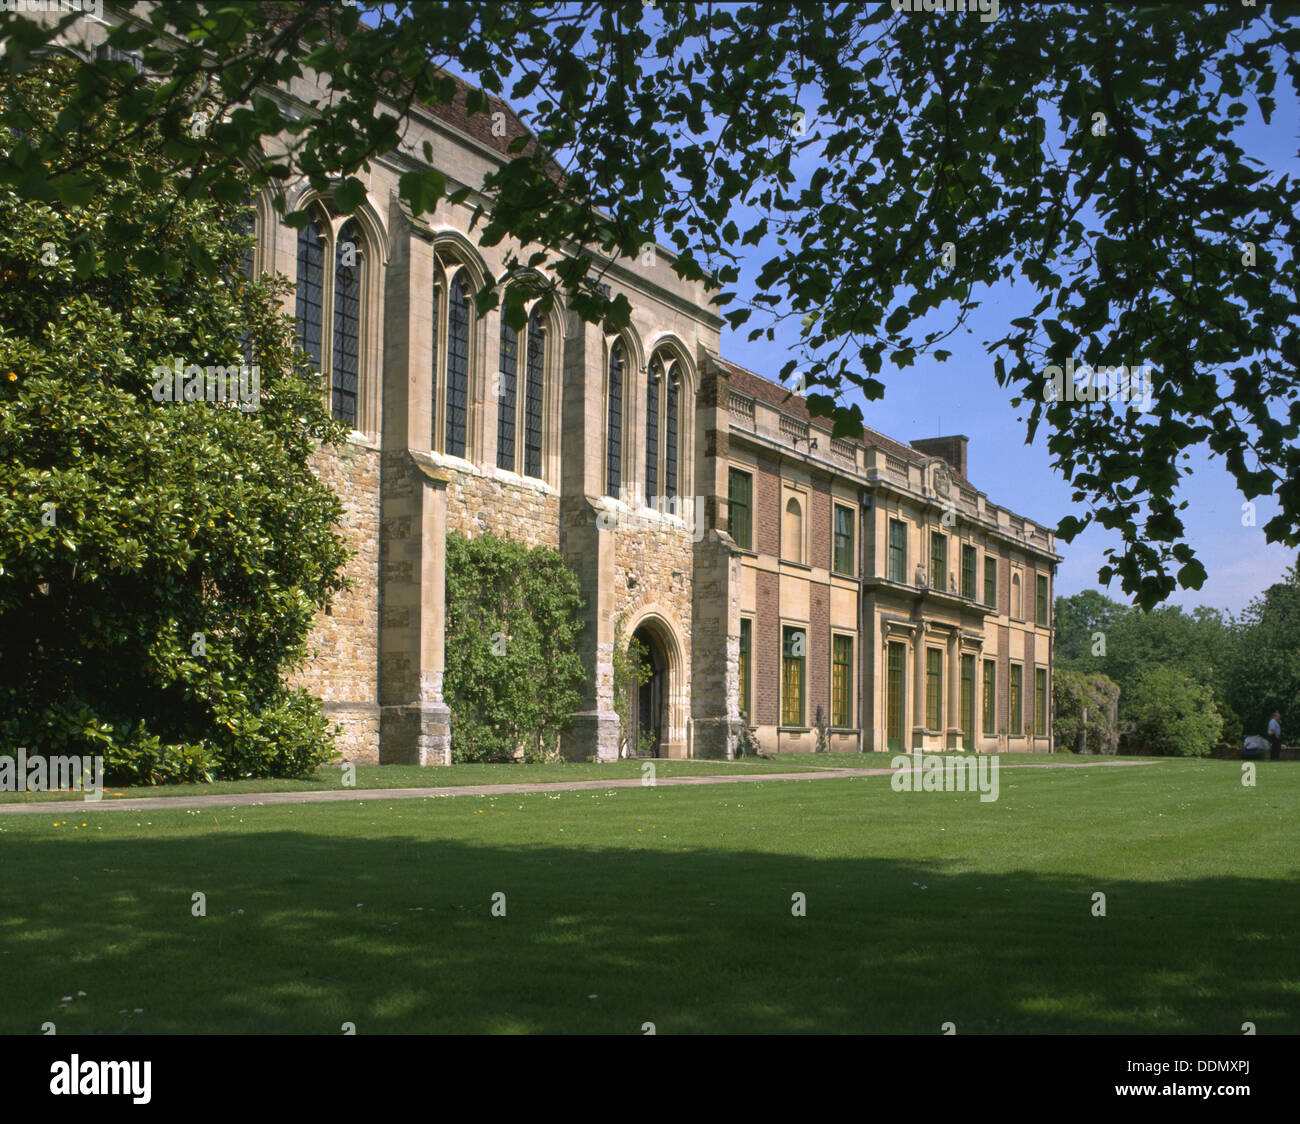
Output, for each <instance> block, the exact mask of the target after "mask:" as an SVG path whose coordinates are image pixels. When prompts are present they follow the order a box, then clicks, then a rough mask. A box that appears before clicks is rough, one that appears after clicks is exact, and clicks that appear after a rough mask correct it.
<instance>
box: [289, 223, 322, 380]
mask: <svg viewBox="0 0 1300 1124" xmlns="http://www.w3.org/2000/svg"><path fill="white" fill-rule="evenodd" d="M324 310H325V231H324V230H323V229H322V227H321V224H320V223H319V222H318V221H317V219H316V216H315V215H312V216H311V217H309V218H308V220H307V225H306V226H304V227H303V228H302V229H301V230H300V231H298V293H297V300H296V302H295V305H294V316H295V317H296V318H297V320H298V333H297V337H298V338H297V343H298V349H299V350H300V351H303V352H305V353H306V354H307V357H308V360H309V364H310V367H311V370H313V371H319V370H320V369H321V338H322V328H323V325H322V321H323V319H324V315H325V311H324Z"/></svg>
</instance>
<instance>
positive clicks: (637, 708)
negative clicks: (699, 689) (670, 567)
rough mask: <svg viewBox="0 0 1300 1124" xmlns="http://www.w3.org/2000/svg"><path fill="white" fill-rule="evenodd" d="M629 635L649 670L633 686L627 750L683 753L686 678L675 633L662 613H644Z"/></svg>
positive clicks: (665, 754) (648, 753)
mask: <svg viewBox="0 0 1300 1124" xmlns="http://www.w3.org/2000/svg"><path fill="white" fill-rule="evenodd" d="M631 635H632V638H633V639H635V640H637V641H638V642H639V643H640V646H641V649H642V652H643V660H644V663H643V666H644V667H645V668H646V670H647V671H648V672H649V674H648V675H647V676H646V677H645V679H646V681H645V682H644V683H642V684H640V685H639V686H638V687H637V688H636V697H635V698H634V699H633V700H632V706H631V707H630V708H629V709H630V718H631V726H632V728H631V730H629V731H628V734H629V736H628V739H627V745H628V749H629V752H631V753H637V752H638V748H640V751H641V753H642V755H644V756H647V757H685V756H686V752H687V741H686V712H687V707H686V682H685V674H684V667H683V661H682V652H681V645H680V644H679V643H678V641H677V634H676V632H675V631H674V630H673V628H672V626H671V625H670V624H669V623H668V622H667V620H665V619H664V618H663V617H662V616H660V615H658V614H657V613H647V614H646V615H644V616H642V617H641V618H640V620H638V621H637V622H636V623H635V625H634V626H633V629H632V633H631Z"/></svg>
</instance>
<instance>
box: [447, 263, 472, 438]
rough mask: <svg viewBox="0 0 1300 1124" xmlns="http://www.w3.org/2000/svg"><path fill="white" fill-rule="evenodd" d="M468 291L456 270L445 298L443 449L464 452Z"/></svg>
mask: <svg viewBox="0 0 1300 1124" xmlns="http://www.w3.org/2000/svg"><path fill="white" fill-rule="evenodd" d="M469 317H470V310H469V294H468V293H467V292H466V291H465V286H464V284H463V283H462V281H461V279H460V274H459V273H458V274H457V275H456V276H455V277H453V278H452V281H451V286H450V291H449V293H448V301H447V427H446V444H445V446H444V452H446V453H447V454H448V455H450V456H453V457H463V456H464V455H465V428H466V419H467V416H468V413H467V412H468V402H469Z"/></svg>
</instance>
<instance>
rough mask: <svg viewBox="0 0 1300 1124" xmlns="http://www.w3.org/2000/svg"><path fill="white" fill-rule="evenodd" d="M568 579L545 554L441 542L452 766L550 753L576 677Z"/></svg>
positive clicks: (572, 579)
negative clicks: (444, 570)
mask: <svg viewBox="0 0 1300 1124" xmlns="http://www.w3.org/2000/svg"><path fill="white" fill-rule="evenodd" d="M581 607H582V597H581V595H580V592H579V587H578V579H577V576H576V575H575V574H574V573H573V571H572V570H570V569H569V568H568V567H567V566H566V565H565V564H564V560H563V559H562V558H561V557H560V556H559V554H557V553H556V552H555V551H553V550H548V549H546V548H545V547H533V548H531V549H530V548H528V547H526V546H524V545H523V544H522V543H518V542H514V541H512V540H510V539H502V538H498V537H497V536H495V535H487V534H485V535H480V536H478V537H476V538H472V539H470V538H466V537H465V536H464V535H459V534H452V535H448V536H447V634H446V649H447V661H446V663H447V668H446V671H445V673H444V679H443V694H444V697H445V698H446V700H447V705H448V707H450V709H451V715H452V726H453V729H454V730H455V737H454V738H453V739H452V753H453V755H454V757H455V760H456V761H510V760H513V759H514V756H515V754H516V752H518V751H520V750H522V751H523V755H524V759H525V760H526V761H541V760H546V759H548V758H552V757H554V756H555V755H556V754H557V753H558V751H559V736H560V734H561V732H562V731H563V730H564V729H565V728H566V727H567V726H568V724H569V716H570V715H571V714H572V713H573V712H574V711H575V710H576V709H577V707H578V702H579V700H580V695H579V688H580V687H581V686H582V683H583V679H584V673H583V670H582V661H581V659H580V658H579V657H578V653H577V637H578V633H579V632H580V631H581V630H582V622H581V620H580V618H579V616H578V612H579V610H580V609H581Z"/></svg>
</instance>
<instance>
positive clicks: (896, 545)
mask: <svg viewBox="0 0 1300 1124" xmlns="http://www.w3.org/2000/svg"><path fill="white" fill-rule="evenodd" d="M889 580H890V581H891V582H906V581H907V524H906V523H903V522H901V521H900V520H898V519H891V520H890V521H889Z"/></svg>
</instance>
